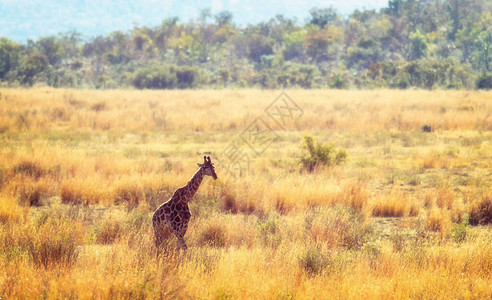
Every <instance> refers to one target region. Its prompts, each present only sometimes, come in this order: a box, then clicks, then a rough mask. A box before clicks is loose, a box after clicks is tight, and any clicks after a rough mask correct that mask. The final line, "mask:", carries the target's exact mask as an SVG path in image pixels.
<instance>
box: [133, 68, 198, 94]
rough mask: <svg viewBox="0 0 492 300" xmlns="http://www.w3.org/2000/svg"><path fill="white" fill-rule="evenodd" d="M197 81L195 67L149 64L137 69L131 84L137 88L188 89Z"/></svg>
mask: <svg viewBox="0 0 492 300" xmlns="http://www.w3.org/2000/svg"><path fill="white" fill-rule="evenodd" d="M197 83H198V71H197V69H196V68H193V67H188V66H183V67H177V66H173V65H170V66H151V67H145V68H141V69H138V70H137V71H136V72H135V74H134V76H133V78H132V79H131V84H132V85H133V86H135V87H136V88H138V89H175V88H179V89H188V88H193V87H195V86H196V84H197Z"/></svg>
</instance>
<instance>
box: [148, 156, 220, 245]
mask: <svg viewBox="0 0 492 300" xmlns="http://www.w3.org/2000/svg"><path fill="white" fill-rule="evenodd" d="M197 165H198V167H199V169H198V171H196V172H195V174H194V175H193V176H192V177H191V179H190V181H188V183H187V184H186V185H185V186H183V187H180V188H178V189H177V190H176V191H174V194H173V196H172V197H171V198H170V199H169V200H168V201H166V202H164V203H163V204H162V205H161V206H159V208H157V209H156V211H155V212H154V216H153V217H152V226H153V227H154V234H155V245H156V247H159V246H160V244H161V243H162V241H163V239H164V237H165V234H166V229H171V230H172V232H173V233H174V235H175V236H176V237H177V238H178V243H179V245H180V247H181V248H183V249H187V248H188V247H187V246H186V242H185V240H184V238H183V237H184V235H185V233H186V230H187V229H188V222H189V221H190V218H191V213H190V209H189V207H188V202H189V201H190V200H191V198H192V197H193V195H195V193H196V191H197V190H198V187H199V186H200V183H202V180H203V177H204V176H205V175H207V176H212V177H213V179H215V180H217V174H216V173H215V167H214V164H213V163H212V161H211V160H210V156H207V157H206V156H204V157H203V164H200V163H198V164H197Z"/></svg>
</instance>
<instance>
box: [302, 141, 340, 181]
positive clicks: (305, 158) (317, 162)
mask: <svg viewBox="0 0 492 300" xmlns="http://www.w3.org/2000/svg"><path fill="white" fill-rule="evenodd" d="M302 148H303V150H304V152H305V153H304V154H303V155H302V156H301V158H300V163H301V169H303V170H307V171H308V172H309V173H311V172H313V171H314V170H315V169H316V168H317V167H319V166H327V167H329V166H331V165H338V164H340V163H342V162H344V161H345V159H346V158H347V153H346V152H345V149H338V150H337V149H335V146H334V145H333V144H328V145H324V144H321V143H315V141H314V139H313V137H311V136H307V135H306V136H304V141H303V144H302ZM306 151H307V153H306Z"/></svg>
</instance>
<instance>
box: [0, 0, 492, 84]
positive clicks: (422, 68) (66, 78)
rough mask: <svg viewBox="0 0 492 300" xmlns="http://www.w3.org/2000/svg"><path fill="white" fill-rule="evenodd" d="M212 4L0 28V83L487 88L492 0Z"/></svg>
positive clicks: (491, 60) (491, 51) (491, 55)
mask: <svg viewBox="0 0 492 300" xmlns="http://www.w3.org/2000/svg"><path fill="white" fill-rule="evenodd" d="M232 21H233V15H232V13H231V12H229V11H222V12H219V13H217V14H214V15H213V14H212V12H211V9H204V10H202V11H201V12H200V16H199V17H198V18H197V19H196V20H193V21H190V22H180V21H179V19H178V18H168V19H165V20H163V21H162V23H161V24H160V25H158V26H156V27H146V26H135V27H134V28H133V29H132V30H129V31H128V32H121V31H115V32H112V33H109V34H107V35H105V36H97V37H93V38H89V39H83V38H82V35H81V34H80V33H78V32H76V31H69V32H67V33H64V34H59V35H58V36H48V37H41V38H39V39H37V40H35V41H33V40H29V41H27V42H26V43H25V44H18V43H15V42H13V41H11V40H10V39H8V38H5V37H3V38H2V37H0V85H2V86H8V85H12V86H16V85H26V86H30V85H34V84H40V85H50V86H61V87H63V86H66V87H89V88H117V87H128V86H133V87H135V88H145V89H155V88H163V89H164V88H166V89H167V88H176V89H178V88H180V89H185V88H195V87H209V86H210V87H255V86H256V87H262V88H287V87H302V88H321V87H333V88H349V87H357V88H381V87H388V88H408V87H416V88H425V89H432V88H438V87H439V88H490V86H491V84H490V82H491V81H490V78H491V75H490V74H491V72H492V65H491V64H492V1H489V0H389V1H388V5H387V7H386V8H383V9H381V10H380V11H376V10H355V11H354V12H352V13H351V14H349V15H348V16H343V15H341V14H339V13H338V12H337V11H336V10H335V9H334V8H333V7H327V8H312V9H311V10H309V17H308V18H307V20H305V21H304V22H301V23H300V22H298V21H297V20H296V19H290V18H287V17H285V16H283V15H277V16H272V18H271V19H269V20H266V21H264V22H260V23H257V24H248V25H247V26H240V25H236V24H234V23H233V22H232Z"/></svg>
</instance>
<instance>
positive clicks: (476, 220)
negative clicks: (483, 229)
mask: <svg viewBox="0 0 492 300" xmlns="http://www.w3.org/2000/svg"><path fill="white" fill-rule="evenodd" d="M469 222H470V225H474V226H476V225H487V224H492V193H488V194H486V195H484V196H482V199H480V200H479V201H478V202H474V203H473V204H472V206H471V208H470V219H469Z"/></svg>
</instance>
